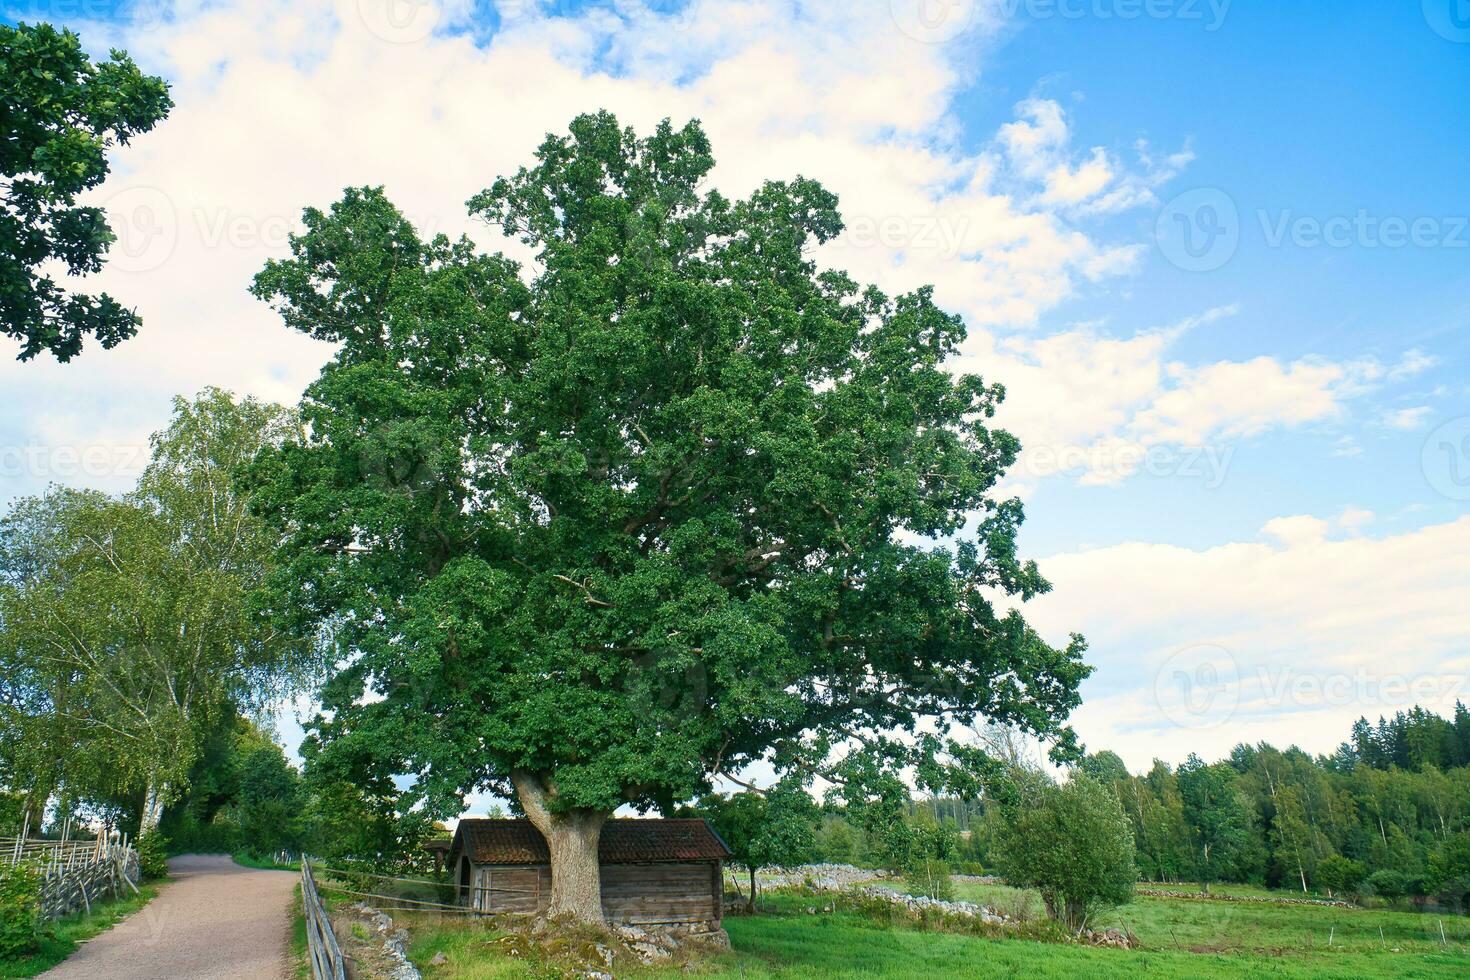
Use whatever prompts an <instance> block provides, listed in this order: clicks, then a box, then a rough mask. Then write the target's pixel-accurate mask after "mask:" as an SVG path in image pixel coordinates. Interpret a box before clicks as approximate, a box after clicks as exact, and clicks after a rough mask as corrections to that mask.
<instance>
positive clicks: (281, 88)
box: [0, 0, 1142, 497]
mask: <svg viewBox="0 0 1470 980" xmlns="http://www.w3.org/2000/svg"><path fill="white" fill-rule="evenodd" d="M888 6H889V5H888V4H879V5H876V6H871V7H869V6H863V5H859V6H856V7H823V6H821V5H811V4H803V3H798V2H796V0H698V2H696V3H695V4H694V5H692V6H691V7H690V8H689V9H688V10H687V11H685V12H683V13H681V14H679V15H676V16H672V17H671V16H665V15H660V14H658V13H655V12H652V11H650V10H649V9H647V8H646V7H644V6H642V5H639V4H633V3H628V4H618V5H616V6H615V7H605V6H598V7H595V8H592V9H589V10H586V11H584V12H581V13H578V14H576V15H570V16H546V15H545V14H544V13H543V9H544V8H543V6H541V5H539V4H536V3H533V2H530V0H525V2H508V3H502V4H501V5H500V8H501V13H502V15H503V18H502V27H501V29H500V30H499V32H498V33H496V34H495V35H494V36H493V37H492V38H488V39H486V38H484V37H483V36H482V34H481V35H477V34H476V30H475V25H474V23H473V20H472V17H471V14H472V10H473V5H472V4H469V3H468V2H467V0H454V2H451V3H448V4H439V5H431V4H419V5H406V4H401V3H394V2H391V0H336V2H327V0H310V2H308V0H296V2H285V0H265V2H259V3H250V4H247V3H244V2H209V3H206V2H203V0H181V2H179V3H177V4H175V5H174V8H173V13H172V15H170V16H168V17H166V18H156V19H152V20H148V21H145V22H143V23H140V24H138V25H135V26H134V27H133V28H131V29H128V28H119V27H118V26H117V25H115V24H100V23H99V24H83V25H79V26H80V27H81V30H82V32H83V36H84V38H85V39H86V40H87V42H88V43H89V44H91V45H93V46H94V47H105V46H107V45H111V44H118V45H121V46H125V47H126V48H127V49H128V50H129V51H130V52H131V53H132V54H133V56H134V57H135V58H136V59H137V60H138V61H139V62H140V63H141V64H143V65H144V66H145V67H146V68H147V69H149V70H153V71H164V72H165V73H166V74H167V75H168V76H169V77H170V80H171V82H172V85H173V95H174V100H175V102H176V108H175V109H174V110H173V112H172V114H171V116H170V118H168V119H167V120H166V121H165V122H164V123H162V124H161V125H160V126H159V127H158V128H157V129H156V130H155V131H154V132H152V133H149V134H147V135H145V136H143V137H140V138H139V139H137V140H135V141H134V142H133V143H132V145H130V146H128V147H126V148H122V149H120V150H119V151H118V152H116V153H115V154H114V172H113V176H112V177H111V178H110V179H109V180H108V182H107V184H106V185H105V186H104V187H103V188H101V190H100V192H99V193H98V194H97V195H96V199H97V200H98V201H101V202H103V203H105V204H106V205H107V206H108V208H109V212H110V217H111V219H112V221H113V223H114V226H115V227H116V228H117V229H118V231H119V234H120V235H121V241H120V242H119V243H118V245H117V246H116V247H115V249H114V254H113V256H112V259H111V261H110V262H109V264H108V266H107V267H106V268H105V270H104V271H103V272H102V273H100V274H98V275H96V276H93V277H89V279H88V280H87V282H86V284H85V285H86V288H87V289H89V290H98V289H106V290H108V291H110V292H112V293H113V294H114V295H115V296H116V297H117V298H118V299H119V300H120V301H121V302H123V303H125V304H127V305H129V306H132V307H135V308H136V309H138V310H139V311H140V313H141V314H142V315H143V317H144V326H143V329H142V331H141V333H140V334H139V336H137V337H136V338H134V339H132V340H130V341H128V342H126V343H124V344H123V345H121V346H120V347H119V348H117V349H116V350H113V351H110V352H104V351H101V350H99V349H96V348H92V349H89V350H87V351H85V352H84V353H83V355H82V356H81V357H80V358H79V359H78V360H76V361H74V362H73V363H71V364H69V365H65V366H58V365H55V364H52V363H49V362H47V361H45V360H41V361H37V362H33V363H30V364H25V365H19V364H15V363H13V362H12V361H11V360H10V355H11V353H12V352H13V351H14V350H15V347H14V345H13V344H11V343H3V344H0V387H3V388H4V389H5V390H6V392H7V394H9V395H10V396H11V397H10V400H9V401H8V404H7V407H6V409H5V411H4V414H3V415H0V445H5V446H30V445H33V444H37V443H40V442H41V441H43V440H45V439H49V438H53V436H54V433H56V432H58V431H61V430H63V429H65V430H67V431H66V435H65V438H66V439H67V440H69V441H72V442H80V443H82V444H85V445H92V444H99V445H103V446H111V445H113V443H114V441H115V440H118V439H121V440H123V441H125V442H129V443H131V442H135V441H136V440H138V439H140V438H142V436H143V435H144V434H146V433H147V432H148V431H149V430H151V429H153V428H155V427H157V426H158V425H159V424H161V423H162V422H163V421H164V419H165V416H166V414H167V408H168V400H169V398H170V397H171V396H172V395H174V394H177V393H182V392H190V391H193V390H195V389H197V388H198V387H199V386H201V385H203V384H206V383H210V384H219V385H222V386H225V387H229V388H232V389H234V390H237V391H247V392H251V393H254V394H257V395H261V396H264V397H269V398H275V399H282V400H294V398H295V397H296V396H297V394H298V393H299V392H300V390H301V388H302V387H303V386H304V385H305V383H307V382H308V381H309V380H310V379H311V378H312V377H313V376H314V374H315V373H316V371H317V368H318V366H319V365H320V364H321V362H322V361H323V359H324V358H325V356H326V354H327V349H326V348H325V347H324V346H323V345H321V344H317V343H314V342H312V341H310V340H308V339H306V338H304V337H302V336H300V335H296V334H292V333H288V332H287V331H286V330H285V329H284V328H283V327H282V326H281V325H280V324H279V322H278V320H277V319H276V318H275V317H274V315H273V314H272V313H271V312H270V311H269V310H268V309H267V308H266V307H265V306H264V305H263V304H261V303H258V302H257V301H255V300H254V299H252V298H251V297H250V296H249V295H248V294H247V288H248V286H249V283H250V280H251V277H252V276H253V274H254V273H255V272H256V271H257V270H259V268H260V267H261V265H262V264H263V263H264V261H265V260H266V259H267V258H269V257H272V256H279V255H282V254H284V252H285V238H286V235H287V233H288V232H289V231H291V230H293V229H295V228H296V227H297V226H298V220H299V214H300V209H301V208H302V207H303V206H306V205H316V206H325V205H327V204H329V203H330V202H332V201H334V200H336V199H337V198H338V196H339V195H340V193H341V190H342V188H343V187H344V186H346V185H350V184H352V185H355V184H384V185H386V187H387V189H388V193H389V194H390V196H391V197H392V198H393V200H394V201H395V202H397V203H398V204H399V206H400V207H402V208H403V209H404V210H405V211H406V212H407V213H408V214H409V215H410V217H412V218H413V219H414V220H415V221H416V222H418V223H419V224H420V225H421V226H422V227H423V228H424V229H426V230H429V231H443V232H447V233H449V234H459V233H468V234H470V235H471V236H473V237H475V238H476V239H477V240H478V241H480V242H481V243H482V244H484V245H486V246H487V247H503V246H505V244H506V243H503V242H502V241H501V240H500V239H499V237H498V236H497V235H496V234H495V233H494V232H493V231H492V230H491V229H490V228H488V227H487V226H485V225H483V224H481V223H477V222H472V221H470V220H469V219H468V217H467V216H466V214H465V209H464V203H463V202H464V201H465V200H466V199H467V198H468V197H470V196H471V195H472V194H474V193H476V192H477V191H479V190H480V189H481V188H483V187H485V186H487V185H488V184H489V183H490V182H491V181H492V180H493V179H494V178H495V177H496V176H497V175H500V174H503V173H508V172H513V171H514V170H515V168H516V167H518V166H520V165H522V164H524V163H526V162H527V161H528V160H529V158H530V154H531V152H532V150H533V149H534V147H535V146H536V145H537V144H538V143H539V142H540V140H541V138H542V137H543V136H544V134H545V133H546V132H548V131H562V130H563V129H564V127H565V126H566V124H567V122H568V121H569V120H570V119H571V118H572V117H573V116H574V115H576V114H577V113H579V112H584V111H589V110H593V109H597V108H601V107H605V108H608V109H611V110H613V111H615V112H616V113H618V115H619V116H620V118H621V119H622V120H623V121H624V122H625V123H627V124H630V125H633V126H635V127H638V128H640V129H644V130H646V129H647V128H649V127H651V126H652V125H653V124H654V123H656V122H657V121H658V120H659V119H661V118H663V117H665V116H669V117H672V118H673V119H675V120H676V121H683V120H685V119H688V118H695V117H697V118H699V119H701V120H702V121H703V123H704V125H705V126H706V128H707V130H708V132H709V135H710V137H711V140H712V142H713V144H714V147H715V152H716V157H717V159H718V161H719V165H718V168H717V169H716V171H715V173H714V174H713V175H712V182H713V184H714V185H715V186H718V187H719V188H720V189H722V190H723V191H725V192H727V193H729V194H745V193H748V192H749V191H750V190H751V189H752V188H753V187H754V186H755V185H756V184H757V183H758V182H759V181H760V180H762V179H765V178H768V177H776V178H784V177H789V176H794V175H796V174H805V175H808V176H812V177H816V178H819V179H821V180H822V181H823V182H825V183H826V184H827V185H828V186H829V187H831V188H832V189H833V190H834V191H836V192H837V193H838V194H839V195H840V197H841V200H842V207H843V211H844V214H845V215H846V216H847V218H848V220H849V223H850V225H851V230H850V232H849V234H847V235H845V236H844V237H843V238H842V239H841V240H839V241H838V242H836V243H833V244H832V245H831V246H830V247H828V248H827V249H825V250H824V252H823V254H822V256H821V259H822V261H824V262H825V263H828V264H831V265H837V266H841V267H845V268H847V269H849V270H850V271H851V272H852V273H853V275H855V276H856V277H858V278H859V279H862V280H866V281H872V282H876V283H878V284H879V285H880V286H882V287H884V288H885V289H889V290H891V291H899V290H907V289H911V288H914V287H916V286H919V285H922V284H925V283H934V284H936V288H937V295H938V298H939V300H940V302H942V303H943V304H944V305H946V306H947V307H949V308H951V309H955V310H957V311H959V312H961V313H962V314H964V315H965V316H966V317H967V319H968V320H969V322H970V323H971V324H972V325H973V326H974V327H975V328H976V329H977V330H980V329H986V328H991V329H1002V328H1009V327H1017V326H1022V327H1029V326H1033V325H1034V324H1035V323H1036V322H1037V321H1038V319H1039V318H1040V317H1041V316H1042V315H1044V314H1045V313H1046V312H1047V311H1049V310H1051V309H1053V308H1054V307H1055V306H1056V305H1057V304H1059V303H1061V302H1062V301H1063V300H1065V299H1067V298H1068V297H1069V296H1071V295H1073V293H1074V292H1075V291H1076V289H1077V288H1078V286H1079V284H1083V283H1089V284H1090V283H1096V282H1101V281H1103V280H1106V279H1109V278H1111V277H1115V276H1119V275H1125V274H1127V273H1129V272H1130V271H1131V270H1132V269H1134V268H1135V267H1136V264H1137V262H1138V261H1139V259H1140V256H1141V253H1142V246H1141V245H1140V244H1139V243H1137V242H1135V241H1107V240H1104V239H1101V238H1099V237H1097V235H1096V234H1095V233H1093V232H1091V231H1085V230H1083V229H1081V228H1079V227H1078V226H1077V224H1076V223H1075V221H1074V220H1073V218H1071V217H1069V216H1068V215H1067V214H1065V213H1064V211H1065V209H1064V208H1063V207H1062V206H1061V205H1060V204H1055V203H1047V201H1046V191H1047V188H1048V187H1053V188H1054V189H1056V188H1061V189H1059V190H1057V191H1056V192H1057V193H1060V194H1061V195H1062V198H1063V199H1067V198H1071V199H1077V198H1079V197H1081V196H1085V192H1086V189H1087V188H1088V187H1090V186H1093V185H1095V184H1097V183H1098V182H1099V180H1100V179H1101V172H1100V170H1099V171H1097V172H1096V173H1094V171H1093V170H1092V169H1090V168H1091V167H1092V165H1091V164H1088V163H1087V162H1085V161H1084V162H1083V163H1082V165H1081V166H1079V167H1073V168H1070V169H1068V170H1067V175H1066V178H1065V180H1063V178H1062V177H1061V176H1059V175H1058V174H1056V173H1051V171H1052V170H1053V169H1054V166H1049V167H1048V168H1047V169H1045V170H1041V171H1033V170H1032V168H1031V167H1030V165H1029V164H1023V165H1022V166H1021V168H1020V171H1017V170H1016V169H1015V168H1013V167H1011V166H1010V165H1009V163H1008V162H1007V160H1006V159H1004V158H1003V156H1004V155H1003V154H1001V155H997V153H996V152H995V151H993V149H991V148H990V147H989V146H987V148H985V149H984V150H982V151H981V152H978V153H974V152H967V151H965V150H964V149H962V148H961V144H960V141H959V136H960V132H959V129H958V124H957V122H956V121H955V119H954V118H953V117H952V116H951V114H950V104H951V100H952V99H953V97H954V96H955V94H956V93H957V92H958V91H960V89H961V88H962V86H963V85H964V84H965V82H966V79H967V78H968V77H970V76H971V75H972V74H973V72H974V71H975V70H977V68H978V66H979V64H980V63H981V61H982V56H983V51H984V46H985V44H986V43H987V39H988V38H989V37H990V36H991V35H992V34H993V31H994V28H995V26H996V25H995V24H994V23H993V22H992V21H991V20H989V19H988V17H987V16H981V13H983V12H982V11H978V10H977V11H976V12H974V14H975V15H974V16H973V17H972V18H970V19H969V20H968V21H967V26H968V31H967V33H965V34H964V35H963V37H962V38H961V39H960V40H959V41H957V42H955V43H951V44H947V45H945V44H926V43H921V41H919V40H916V39H915V38H913V37H912V36H910V35H909V34H906V33H905V32H904V31H903V30H900V29H899V28H898V27H897V26H896V25H895V22H894V19H893V15H892V13H891V12H890V11H889V9H888ZM150 9H151V8H150ZM987 9H988V8H987ZM408 15H411V16H408ZM434 31H437V33H433V32H434ZM477 42H478V43H477ZM1024 111H1025V113H1027V116H1026V118H1027V119H1033V117H1034V119H1041V120H1043V122H1044V124H1045V125H1047V126H1058V125H1059V126H1060V127H1061V130H1062V132H1060V134H1057V135H1043V136H1039V137H1038V140H1039V142H1043V143H1044V142H1046V141H1048V140H1053V139H1060V140H1061V144H1062V145H1063V146H1064V144H1065V142H1066V133H1065V128H1066V123H1065V119H1064V118H1062V116H1061V111H1060V109H1059V108H1057V107H1056V106H1055V104H1054V103H1044V102H1040V101H1038V102H1036V103H1035V105H1034V106H1028V107H1027V108H1025V109H1024ZM1023 123H1024V125H1031V126H1034V125H1040V123H1037V122H1035V121H1031V122H1026V121H1025V120H1023ZM1002 132H1003V133H1005V132H1009V130H1002ZM1002 138H1003V139H1004V138H1006V137H1002ZM1016 138H1017V139H1020V137H1019V136H1017V137H1016ZM1023 141H1024V140H1023ZM1048 152H1052V151H1050V150H1049V151H1048ZM1055 152H1058V153H1060V152H1062V150H1061V149H1057V150H1056V151H1055ZM1057 159H1058V160H1060V159H1061V158H1060V157H1058V158H1057ZM1096 159H1097V160H1099V161H1101V160H1102V158H1101V157H1097V158H1096ZM1099 166H1101V164H1099ZM1068 182H1070V183H1068ZM1063 184H1067V186H1068V187H1069V188H1070V189H1066V188H1063ZM510 247H511V249H512V250H513V251H514V250H515V249H516V248H517V246H514V245H513V244H512V245H511V246H510ZM22 405H24V406H25V411H24V412H21V411H19V408H20V406H22ZM89 419H91V420H99V424H97V425H91V424H89V423H88V420H89ZM103 419H105V420H106V424H105V425H103V424H100V420H103ZM64 420H71V421H70V422H65V424H64ZM73 423H74V424H73ZM10 476H14V475H13V474H10ZM38 481H39V478H38V477H37V476H36V474H35V473H32V472H27V473H22V474H19V476H18V477H16V478H14V479H10V478H7V480H6V486H5V487H3V488H0V497H5V496H9V495H10V494H12V493H16V492H23V491H25V490H32V489H35V488H36V487H37V486H38V485H39V482H38ZM40 482H43V481H40ZM7 491H8V492H7Z"/></svg>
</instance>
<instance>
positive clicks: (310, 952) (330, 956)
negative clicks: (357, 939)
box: [301, 855, 347, 980]
mask: <svg viewBox="0 0 1470 980" xmlns="http://www.w3.org/2000/svg"><path fill="white" fill-rule="evenodd" d="M301 904H302V907H303V910H304V912H305V916H306V951H307V959H309V960H310V961H311V975H312V978H313V980H346V976H347V967H346V964H345V962H344V961H343V959H342V947H341V946H340V945H339V944H338V943H337V934H336V933H334V932H333V931H332V920H331V918H330V917H329V916H328V915H327V909H326V906H324V905H323V904H322V897H321V894H320V893H319V892H318V891H317V888H316V877H315V876H314V875H313V874H312V872H311V861H310V860H309V859H308V858H307V857H306V856H305V855H302V857H301Z"/></svg>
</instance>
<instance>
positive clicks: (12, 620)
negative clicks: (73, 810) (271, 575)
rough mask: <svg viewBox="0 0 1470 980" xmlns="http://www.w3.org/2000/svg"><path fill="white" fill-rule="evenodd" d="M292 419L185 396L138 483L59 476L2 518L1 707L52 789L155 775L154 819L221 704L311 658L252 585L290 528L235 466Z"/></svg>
mask: <svg viewBox="0 0 1470 980" xmlns="http://www.w3.org/2000/svg"><path fill="white" fill-rule="evenodd" d="M290 424H291V416H290V413H288V412H286V411H285V410H283V409H281V408H280V407H279V406H274V405H265V404H262V403H260V402H257V401H255V400H253V399H248V398H247V399H244V400H242V401H240V402H236V401H235V400H234V399H232V398H231V397H230V396H229V395H228V394H227V393H225V392H222V391H219V390H217V389H210V390H206V391H205V392H204V393H203V394H202V395H201V396H200V397H199V398H198V399H197V400H196V401H192V402H190V401H186V400H184V399H178V400H176V402H175V412H174V418H173V421H172V423H171V425H170V426H169V428H167V429H166V430H164V431H163V432H160V433H158V434H157V435H156V436H155V437H154V439H153V456H152V460H151V462H150V463H149V465H148V467H147V468H146V470H145V471H144V473H143V475H142V477H141V479H140V480H139V483H138V487H137V490H136V491H135V492H134V493H132V494H129V495H127V496H126V497H123V498H109V497H105V496H102V495H100V494H96V493H82V492H75V491H68V490H61V489H54V490H52V491H50V492H49V493H47V494H46V495H45V496H43V497H40V498H36V499H27V500H22V501H20V502H19V503H18V504H17V505H16V506H15V507H14V508H13V510H12V511H11V513H10V515H9V516H8V517H7V518H6V520H5V521H4V522H3V524H0V626H3V628H0V675H3V676H4V677H5V682H4V683H5V687H4V689H3V690H4V692H5V695H6V697H5V700H4V702H3V703H0V719H3V722H0V723H3V725H4V727H5V729H6V732H7V736H13V737H15V738H16V739H17V740H18V743H19V745H20V746H21V748H20V750H19V753H18V754H19V755H20V757H21V758H22V759H23V760H25V762H26V764H27V770H26V773H25V775H26V776H28V777H29V780H30V783H29V784H28V785H27V788H33V787H34V788H35V793H36V795H37V796H38V797H39V798H40V799H42V800H43V801H44V799H45V797H46V796H47V795H48V794H49V793H50V791H51V790H53V789H55V788H57V787H59V786H63V785H65V786H67V787H68V791H69V792H70V794H71V795H72V797H73V798H77V797H82V796H88V795H91V796H93V797H95V796H98V795H106V794H112V793H119V792H123V791H128V790H138V791H140V792H141V794H142V796H143V799H144V803H143V815H142V823H143V826H144V829H148V828H151V827H152V826H154V825H156V823H157V821H158V818H159V816H160V812H161V808H162V805H163V804H164V803H165V802H166V801H167V800H168V798H169V797H170V795H172V793H174V792H176V791H177V790H178V789H179V788H180V786H181V784H182V782H183V780H184V779H185V778H186V776H187V773H188V771H189V768H190V765H191V764H192V763H193V761H194V759H195V756H196V754H197V752H198V749H199V746H200V744H201V743H202V741H203V740H204V738H205V737H206V735H207V734H208V731H209V729H210V726H211V724H212V723H214V722H215V721H216V719H218V718H219V716H220V713H221V712H223V711H226V710H227V709H228V710H229V711H233V710H235V709H236V708H238V707H250V706H257V707H258V706H259V705H260V704H261V701H262V699H263V698H264V697H266V696H268V693H269V692H270V690H271V689H272V684H273V683H275V682H276V681H278V680H280V679H282V678H286V677H289V676H293V674H292V672H293V671H295V670H297V669H298V668H299V667H301V666H302V665H303V664H304V663H305V660H304V656H303V654H304V651H305V650H306V646H305V645H304V644H300V643H298V642H296V641H295V640H294V638H292V637H290V636H289V635H287V634H284V633H281V632H279V631H278V630H275V629H273V628H271V626H270V624H269V623H268V622H267V621H266V620H265V618H264V617H263V616H262V615H261V614H260V609H259V608H258V607H257V605H256V604H255V602H254V601H253V595H254V593H255V591H256V590H257V589H258V588H259V587H260V586H261V584H262V582H263V580H264V577H265V574H266V570H267V568H268V565H269V562H270V560H271V558H272V556H273V554H274V545H275V542H274V539H273V538H272V537H271V536H270V535H269V534H268V533H267V531H266V529H265V527H264V525H262V524H261V523H260V521H259V520H258V519H256V518H255V517H254V516H253V515H252V514H251V513H250V511H249V508H248V497H247V495H246V494H245V493H243V492H241V490H240V488H239V486H238V485H237V483H236V482H235V481H234V480H233V478H232V474H233V473H234V472H236V471H237V470H238V469H239V468H240V467H241V466H242V465H244V464H245V463H246V462H248V461H250V460H252V459H253V458H254V457H255V456H256V455H257V454H258V453H259V452H260V451H261V450H262V449H263V448H264V447H265V446H266V445H268V444H270V443H272V442H276V441H279V440H280V439H282V438H283V437H284V435H285V432H286V430H287V429H288V428H289V426H290Z"/></svg>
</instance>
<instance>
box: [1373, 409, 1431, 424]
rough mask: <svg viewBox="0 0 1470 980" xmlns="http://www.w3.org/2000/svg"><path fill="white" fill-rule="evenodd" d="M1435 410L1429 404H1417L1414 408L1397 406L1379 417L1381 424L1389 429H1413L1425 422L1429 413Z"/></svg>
mask: <svg viewBox="0 0 1470 980" xmlns="http://www.w3.org/2000/svg"><path fill="white" fill-rule="evenodd" d="M1432 411H1434V409H1432V408H1430V407H1429V406H1428V405H1415V406H1414V407H1412V408H1395V409H1390V410H1388V411H1386V412H1384V413H1383V414H1382V415H1381V416H1380V417H1379V419H1378V421H1379V424H1381V425H1383V426H1385V427H1386V428H1389V429H1403V430H1411V429H1417V428H1419V427H1420V426H1422V425H1423V424H1424V420H1425V419H1426V418H1428V417H1429V413H1430V412H1432Z"/></svg>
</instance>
